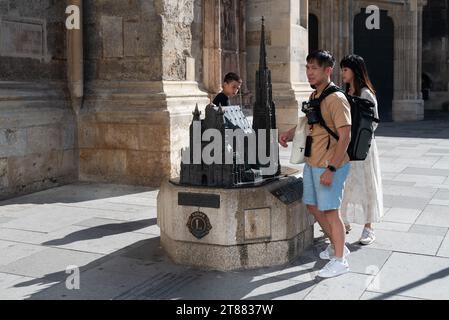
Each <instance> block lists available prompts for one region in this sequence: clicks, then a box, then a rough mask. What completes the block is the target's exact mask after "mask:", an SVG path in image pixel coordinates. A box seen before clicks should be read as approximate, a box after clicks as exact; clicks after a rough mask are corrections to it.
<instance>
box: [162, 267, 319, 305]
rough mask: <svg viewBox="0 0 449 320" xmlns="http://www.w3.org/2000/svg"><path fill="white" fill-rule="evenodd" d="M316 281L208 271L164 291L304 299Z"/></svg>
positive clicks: (180, 294) (187, 295)
mask: <svg viewBox="0 0 449 320" xmlns="http://www.w3.org/2000/svg"><path fill="white" fill-rule="evenodd" d="M181 280H184V279H182V278H181ZM175 281H179V280H175ZM184 281H186V280H184ZM315 285H316V282H315V280H310V281H306V282H300V281H293V280H284V279H281V278H277V277H269V278H259V279H257V280H254V279H253V277H252V276H251V275H249V276H245V275H243V274H241V273H239V274H235V273H219V272H208V273H204V274H203V275H201V276H197V277H196V278H193V279H191V283H190V284H189V285H188V286H183V287H181V288H179V289H177V290H176V291H175V290H173V289H172V291H173V292H169V293H165V295H164V296H165V297H167V296H168V297H169V298H171V299H173V298H176V299H186V298H189V299H194V300H209V299H212V300H216V299H217V300H229V299H245V300H274V299H294V300H301V299H303V298H304V297H305V296H306V295H307V293H309V292H310V290H311V289H312V288H313V286H315ZM217 288H220V290H217Z"/></svg>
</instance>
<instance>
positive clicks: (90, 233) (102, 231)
mask: <svg viewBox="0 0 449 320" xmlns="http://www.w3.org/2000/svg"><path fill="white" fill-rule="evenodd" d="M156 223H157V219H156V218H152V219H144V220H137V221H130V222H123V223H109V224H103V225H100V226H96V227H92V228H88V229H83V230H80V231H76V232H73V233H70V234H68V235H66V236H65V237H64V238H61V239H54V240H50V241H47V242H44V243H42V245H44V246H62V245H65V244H69V243H73V242H77V241H83V240H91V239H100V238H103V237H107V236H111V235H116V234H121V233H126V232H133V231H137V230H140V229H143V228H146V227H149V226H153V225H156Z"/></svg>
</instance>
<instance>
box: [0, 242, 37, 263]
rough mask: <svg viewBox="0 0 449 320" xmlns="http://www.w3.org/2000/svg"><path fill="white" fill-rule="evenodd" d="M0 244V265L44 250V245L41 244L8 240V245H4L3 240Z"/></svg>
mask: <svg viewBox="0 0 449 320" xmlns="http://www.w3.org/2000/svg"><path fill="white" fill-rule="evenodd" d="M2 246H3V248H0V257H1V259H0V266H5V265H8V264H10V263H12V262H15V261H17V260H20V259H22V258H25V257H28V256H31V255H33V254H35V253H37V252H40V251H43V250H45V247H43V246H37V245H32V244H25V243H17V242H9V245H7V246H5V242H3V245H2Z"/></svg>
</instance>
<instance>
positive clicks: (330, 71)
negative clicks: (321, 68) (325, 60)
mask: <svg viewBox="0 0 449 320" xmlns="http://www.w3.org/2000/svg"><path fill="white" fill-rule="evenodd" d="M333 72H334V68H332V67H327V68H326V74H327V75H328V76H331V75H332V73H333Z"/></svg>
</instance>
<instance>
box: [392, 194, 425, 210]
mask: <svg viewBox="0 0 449 320" xmlns="http://www.w3.org/2000/svg"><path fill="white" fill-rule="evenodd" d="M429 201H430V199H426V198H413V197H404V196H394V195H389V194H385V195H384V206H386V207H390V208H403V209H415V210H424V208H425V207H426V206H427V204H428V203H429Z"/></svg>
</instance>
